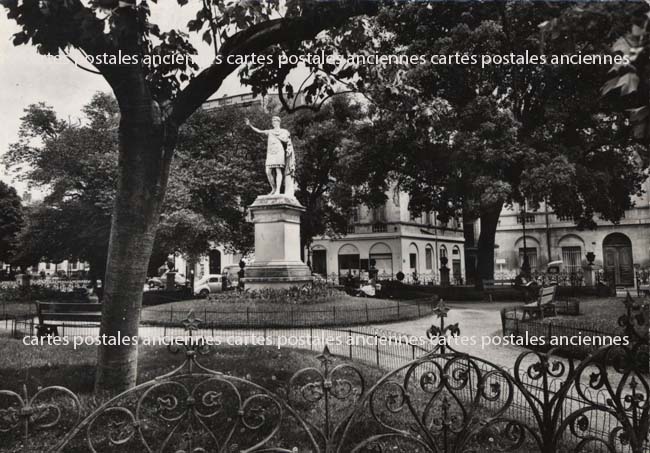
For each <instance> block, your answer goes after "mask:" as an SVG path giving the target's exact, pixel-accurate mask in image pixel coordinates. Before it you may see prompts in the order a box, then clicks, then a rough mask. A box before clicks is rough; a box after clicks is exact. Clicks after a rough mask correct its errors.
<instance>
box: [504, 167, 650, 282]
mask: <svg viewBox="0 0 650 453" xmlns="http://www.w3.org/2000/svg"><path fill="white" fill-rule="evenodd" d="M644 189H645V194H644V195H642V196H640V197H635V198H634V202H635V207H634V208H633V209H629V210H627V211H625V215H624V217H623V218H622V219H621V220H620V222H619V223H618V224H613V223H611V222H605V221H602V220H599V219H595V220H596V223H597V227H596V228H595V229H594V230H578V229H577V228H576V226H575V223H574V221H573V219H571V218H566V217H561V216H558V215H556V214H555V213H554V212H553V211H552V210H551V209H550V208H547V207H546V206H544V205H542V206H541V208H540V209H539V210H537V211H535V212H529V211H526V212H525V218H524V217H523V215H522V211H523V210H522V209H521V207H520V206H516V207H514V208H512V209H504V210H503V211H502V213H501V217H500V219H499V226H498V228H497V234H496V241H495V242H496V245H495V247H496V248H495V269H496V271H497V272H499V271H502V272H510V273H516V272H518V271H519V269H520V268H521V265H522V262H523V257H524V252H525V253H526V254H527V255H528V261H529V263H530V266H531V269H532V270H539V271H543V270H544V269H545V267H546V264H547V263H548V262H550V261H562V262H563V265H564V269H565V270H566V271H568V272H572V271H578V270H580V269H582V267H583V266H584V265H585V264H586V263H587V259H586V254H587V253H589V252H591V253H593V254H594V255H595V260H594V263H595V264H596V266H598V267H602V269H603V270H604V272H605V275H606V276H608V280H610V281H613V282H615V283H616V284H617V285H619V286H633V285H634V269H635V268H637V269H638V268H642V269H645V268H648V267H650V179H649V180H647V181H646V182H645V184H644ZM524 221H525V225H524ZM524 228H525V230H526V246H525V250H524V234H523V230H524Z"/></svg>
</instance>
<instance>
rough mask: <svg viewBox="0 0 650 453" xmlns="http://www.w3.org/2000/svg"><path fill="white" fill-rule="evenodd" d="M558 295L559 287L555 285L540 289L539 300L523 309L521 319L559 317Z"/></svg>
mask: <svg viewBox="0 0 650 453" xmlns="http://www.w3.org/2000/svg"><path fill="white" fill-rule="evenodd" d="M556 293H557V286H555V285H553V286H544V287H542V288H540V290H539V297H538V298H537V300H536V301H535V302H531V303H529V304H526V305H524V306H523V307H522V310H523V316H522V318H521V319H522V320H525V319H526V318H528V319H533V318H540V319H543V318H544V316H557V309H556V306H555V295H556Z"/></svg>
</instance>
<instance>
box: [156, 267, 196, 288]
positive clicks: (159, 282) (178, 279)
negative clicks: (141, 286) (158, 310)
mask: <svg viewBox="0 0 650 453" xmlns="http://www.w3.org/2000/svg"><path fill="white" fill-rule="evenodd" d="M167 272H169V271H167ZM167 272H165V273H164V274H162V275H161V276H160V277H151V278H150V279H149V280H147V284H148V285H149V288H150V289H162V288H164V287H165V285H166V284H167ZM174 284H175V286H176V287H180V286H185V285H186V284H187V279H186V278H185V275H184V274H181V273H179V272H177V273H176V275H175V276H174Z"/></svg>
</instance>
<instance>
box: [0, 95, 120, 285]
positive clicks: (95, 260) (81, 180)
mask: <svg viewBox="0 0 650 453" xmlns="http://www.w3.org/2000/svg"><path fill="white" fill-rule="evenodd" d="M83 113H84V115H83V118H80V119H78V120H77V121H63V120H61V119H59V118H58V117H57V115H56V113H55V112H54V110H53V108H52V107H49V106H47V105H45V104H42V103H41V104H33V105H30V106H28V107H27V108H26V109H25V115H24V116H23V117H22V118H21V126H20V130H19V140H18V141H17V142H16V143H13V144H11V145H10V147H9V151H8V152H7V153H6V154H5V155H4V156H3V162H4V163H5V165H6V166H7V167H8V168H10V169H14V170H16V171H17V172H18V175H19V177H20V178H22V179H23V180H24V181H25V182H27V183H28V184H29V185H30V186H32V187H38V188H39V189H41V190H45V191H46V192H47V196H46V197H45V199H44V200H43V202H42V203H40V204H38V205H35V206H33V207H30V209H28V210H27V221H26V224H25V228H24V231H22V232H21V235H20V243H21V246H20V253H19V254H18V255H17V256H16V260H17V262H19V263H21V264H23V265H27V264H35V263H37V262H39V261H41V260H43V259H47V260H48V261H52V262H59V261H62V260H64V259H81V260H83V261H87V262H88V263H89V264H90V275H91V279H92V280H93V281H96V280H97V279H100V280H103V278H104V271H105V266H106V257H107V247H108V238H109V232H110V216H111V209H112V204H113V199H114V194H115V182H116V179H117V165H116V158H117V125H118V124H119V112H118V108H117V104H116V102H115V100H114V99H113V98H112V97H111V96H109V95H106V94H99V93H98V94H97V95H95V96H94V97H93V98H92V99H91V101H90V102H89V103H88V104H87V105H86V106H85V107H84V108H83Z"/></svg>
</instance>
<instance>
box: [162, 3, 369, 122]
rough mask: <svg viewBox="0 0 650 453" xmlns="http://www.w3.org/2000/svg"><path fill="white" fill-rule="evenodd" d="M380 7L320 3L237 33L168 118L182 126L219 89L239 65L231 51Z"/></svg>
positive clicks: (310, 32)
mask: <svg viewBox="0 0 650 453" xmlns="http://www.w3.org/2000/svg"><path fill="white" fill-rule="evenodd" d="M378 10H379V2H377V1H373V0H341V1H339V2H336V3H334V2H331V3H330V2H327V3H318V6H314V7H313V8H311V9H310V10H308V11H305V13H304V14H303V15H302V16H299V17H289V18H282V19H274V20H269V21H266V22H263V23H260V24H256V25H253V26H252V27H250V28H248V29H246V30H243V31H241V32H239V33H237V34H235V35H233V36H232V37H230V38H228V40H226V41H225V42H224V44H223V46H222V47H221V50H220V56H221V57H222V58H223V61H222V63H220V64H213V65H212V66H210V67H209V68H207V69H205V70H204V71H203V72H201V73H200V74H199V75H198V76H197V77H195V78H194V79H193V80H192V81H191V82H190V83H189V85H188V86H187V87H186V88H185V89H184V90H183V91H181V92H180V93H179V94H178V96H177V97H176V99H175V100H174V102H173V104H172V109H171V113H170V115H169V117H168V121H169V122H171V123H172V125H174V126H176V127H177V126H180V125H181V124H183V123H184V122H185V121H186V120H187V118H189V116H190V115H191V114H192V113H193V112H194V111H195V110H197V109H198V108H199V107H200V106H201V105H202V104H203V103H204V102H205V101H207V100H208V98H209V97H210V96H211V95H212V94H214V93H215V92H216V91H217V90H218V89H219V87H220V86H221V83H222V82H223V80H224V79H225V78H226V77H227V76H228V75H230V73H232V72H233V71H234V70H235V69H237V67H238V65H236V64H228V63H227V61H225V60H226V58H227V57H228V56H229V55H248V54H251V53H255V52H259V51H262V50H264V49H266V48H267V47H269V46H272V45H274V44H279V43H282V42H288V41H303V40H307V39H311V38H314V37H315V36H316V35H317V34H318V33H320V32H321V31H322V30H324V29H326V28H329V27H334V26H338V25H341V24H342V23H343V22H344V21H345V20H347V19H348V18H350V17H353V16H358V15H364V14H370V15H371V14H376V12H377V11H378Z"/></svg>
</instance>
